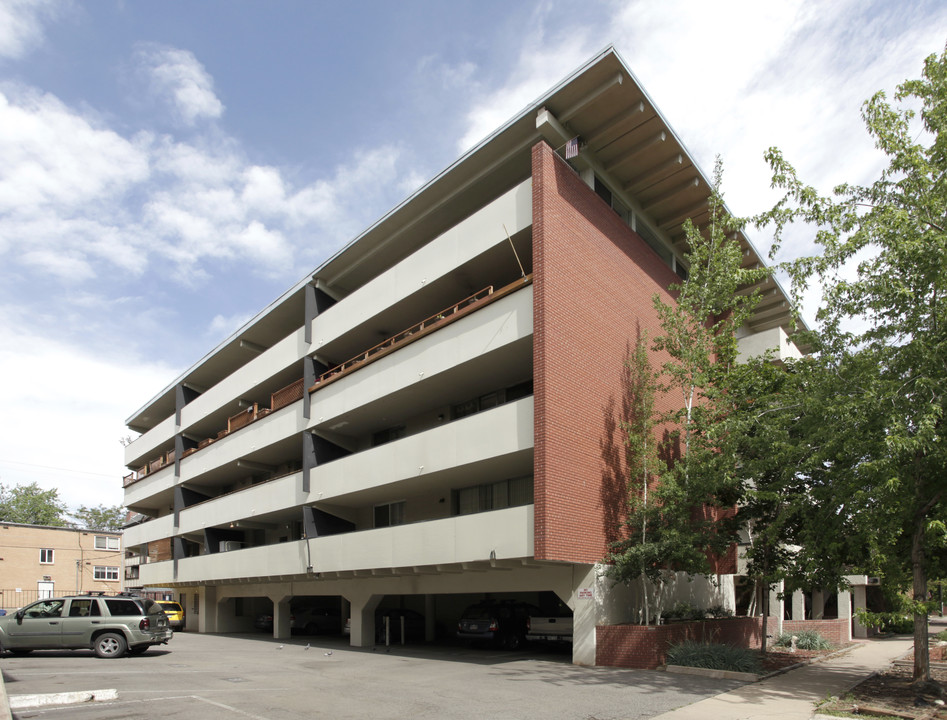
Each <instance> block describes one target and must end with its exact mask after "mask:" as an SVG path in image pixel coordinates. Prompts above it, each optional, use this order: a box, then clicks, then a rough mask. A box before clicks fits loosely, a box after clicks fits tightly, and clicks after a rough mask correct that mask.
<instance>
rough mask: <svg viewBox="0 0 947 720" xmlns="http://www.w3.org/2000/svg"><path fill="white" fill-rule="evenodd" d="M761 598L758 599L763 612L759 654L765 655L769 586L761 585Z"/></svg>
mask: <svg viewBox="0 0 947 720" xmlns="http://www.w3.org/2000/svg"><path fill="white" fill-rule="evenodd" d="M762 587H763V597H761V598H760V608H762V610H763V623H762V628H761V630H760V636H761V637H760V654H761V655H765V654H766V630H767V627H766V626H767V625H768V624H769V585H767V584H766V583H763V585H762Z"/></svg>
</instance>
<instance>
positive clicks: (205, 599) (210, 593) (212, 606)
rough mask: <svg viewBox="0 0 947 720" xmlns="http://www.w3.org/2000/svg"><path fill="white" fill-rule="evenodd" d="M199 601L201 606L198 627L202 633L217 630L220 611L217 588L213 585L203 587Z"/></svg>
mask: <svg viewBox="0 0 947 720" xmlns="http://www.w3.org/2000/svg"><path fill="white" fill-rule="evenodd" d="M198 592H199V598H198V603H199V607H200V616H199V617H198V623H197V629H198V632H202V633H214V632H217V615H218V613H219V612H220V606H219V605H218V603H217V588H216V587H215V586H213V585H208V586H207V587H203V588H201V589H200V590H199V591H198Z"/></svg>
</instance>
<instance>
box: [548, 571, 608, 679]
mask: <svg viewBox="0 0 947 720" xmlns="http://www.w3.org/2000/svg"><path fill="white" fill-rule="evenodd" d="M574 569H575V570H576V571H578V570H582V569H585V568H583V566H581V565H576V566H574ZM600 582H610V581H608V580H602V581H599V578H598V576H597V573H596V570H595V567H594V566H592V567H589V568H587V571H586V572H585V573H580V572H576V573H575V576H574V580H573V583H574V584H573V588H572V596H571V598H570V599H569V603H568V605H569V606H570V607H571V608H572V619H573V627H572V663H573V664H574V665H595V627H596V626H597V625H598V622H599V616H600V615H601V613H600V603H601V601H602V597H603V596H604V595H605V592H604V589H603V587H601V586H600ZM560 597H561V596H560Z"/></svg>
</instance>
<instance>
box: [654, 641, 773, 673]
mask: <svg viewBox="0 0 947 720" xmlns="http://www.w3.org/2000/svg"><path fill="white" fill-rule="evenodd" d="M667 663H668V665H684V666H685V667H697V668H706V669H708V670H731V671H733V672H746V673H760V672H762V667H761V665H760V660H759V656H757V655H756V653H754V652H753V651H751V650H747V649H745V648H738V647H733V646H732V645H718V644H714V643H701V642H695V641H693V640H687V641H685V642H682V643H678V644H677V645H672V646H671V648H670V649H669V650H668V654H667Z"/></svg>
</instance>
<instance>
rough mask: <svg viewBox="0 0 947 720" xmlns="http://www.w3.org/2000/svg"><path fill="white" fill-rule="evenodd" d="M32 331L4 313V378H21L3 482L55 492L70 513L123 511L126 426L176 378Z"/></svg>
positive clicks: (5, 416)
mask: <svg viewBox="0 0 947 720" xmlns="http://www.w3.org/2000/svg"><path fill="white" fill-rule="evenodd" d="M30 324H31V320H28V319H27V318H24V317H23V316H22V314H20V313H17V312H15V311H13V310H12V309H11V308H8V307H0V326H2V327H3V328H4V334H5V335H4V337H5V342H4V343H2V344H0V377H4V378H7V379H8V380H12V379H14V378H15V382H7V383H5V386H4V403H5V407H6V408H7V409H8V411H7V412H4V413H0V437H3V449H2V450H0V481H2V482H3V484H4V485H8V486H9V485H17V484H27V483H30V482H33V481H35V482H37V483H38V484H39V485H40V486H41V487H43V488H44V489H52V488H56V489H57V490H59V494H60V497H61V498H62V499H63V500H65V502H66V503H67V504H68V505H70V506H71V507H78V506H79V505H99V504H105V505H117V504H120V503H121V501H122V489H121V488H122V476H123V474H124V472H125V471H124V459H123V455H122V446H121V444H120V443H119V439H120V438H121V437H123V436H124V435H125V434H126V433H127V432H128V431H127V429H126V428H125V427H124V425H123V423H122V420H123V418H124V417H125V416H126V415H127V414H128V412H129V407H134V406H135V405H134V403H135V402H136V401H140V400H141V399H142V396H143V395H145V394H146V393H150V392H152V391H153V389H154V388H160V387H163V386H164V385H166V384H167V383H168V381H169V379H170V378H173V377H174V376H175V373H176V371H175V370H174V369H172V368H169V367H166V366H164V365H161V364H160V363H156V362H152V361H148V360H145V359H142V358H134V357H128V356H127V355H126V354H125V353H115V354H113V355H92V354H90V352H89V349H88V348H87V347H86V346H76V345H69V344H66V343H64V342H62V341H61V340H56V339H52V338H49V337H43V336H41V335H37V334H36V333H35V332H33V331H32V330H31V329H30V328H29V325H30ZM51 388H54V390H53V391H50V389H51ZM11 409H12V411H11Z"/></svg>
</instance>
